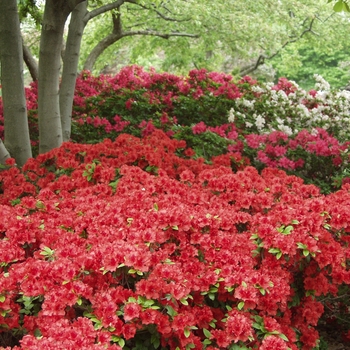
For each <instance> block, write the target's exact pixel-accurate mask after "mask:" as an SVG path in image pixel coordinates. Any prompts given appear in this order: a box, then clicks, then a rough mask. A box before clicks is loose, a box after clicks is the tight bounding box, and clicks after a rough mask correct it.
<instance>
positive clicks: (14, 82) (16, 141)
mask: <svg viewBox="0 0 350 350" xmlns="http://www.w3.org/2000/svg"><path fill="white" fill-rule="evenodd" d="M0 61H1V83H2V98H3V106H4V128H5V145H4V144H2V142H1V144H0V161H3V159H4V158H5V159H6V157H7V156H8V155H7V154H6V151H5V153H4V148H6V149H7V150H8V151H9V152H10V154H11V156H12V157H13V158H15V160H16V163H17V164H18V165H19V166H22V165H23V164H24V163H25V162H26V161H27V159H28V158H30V157H32V150H31V145H30V139H29V128H28V118H27V107H26V99H25V93H24V81H23V51H22V39H21V33H20V25H19V17H18V12H17V0H0Z"/></svg>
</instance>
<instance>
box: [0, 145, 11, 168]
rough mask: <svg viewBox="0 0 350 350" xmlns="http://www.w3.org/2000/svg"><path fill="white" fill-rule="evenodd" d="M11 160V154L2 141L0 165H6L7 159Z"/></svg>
mask: <svg viewBox="0 0 350 350" xmlns="http://www.w3.org/2000/svg"><path fill="white" fill-rule="evenodd" d="M8 158H11V156H10V153H9V152H8V150H7V149H6V147H5V145H4V144H3V142H2V140H1V139H0V164H2V165H4V164H5V161H6V159H8Z"/></svg>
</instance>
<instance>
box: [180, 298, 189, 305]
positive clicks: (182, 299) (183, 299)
mask: <svg viewBox="0 0 350 350" xmlns="http://www.w3.org/2000/svg"><path fill="white" fill-rule="evenodd" d="M180 303H181V304H183V305H188V301H187V300H186V299H185V298H181V299H180Z"/></svg>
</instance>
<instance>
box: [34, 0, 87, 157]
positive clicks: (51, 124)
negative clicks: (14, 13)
mask: <svg viewBox="0 0 350 350" xmlns="http://www.w3.org/2000/svg"><path fill="white" fill-rule="evenodd" d="M82 1H83V0H46V2H45V10H44V17H43V23H42V29H41V38H40V53H39V79H38V118H39V152H40V153H45V152H48V151H50V150H52V149H53V148H56V147H59V146H60V145H61V144H62V127H61V117H60V106H59V78H60V68H61V49H62V42H63V33H64V25H65V23H66V20H67V17H68V15H69V14H70V13H71V12H72V10H73V9H74V8H75V7H76V6H77V5H78V4H79V3H80V2H82Z"/></svg>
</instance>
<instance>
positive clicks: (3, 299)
mask: <svg viewBox="0 0 350 350" xmlns="http://www.w3.org/2000/svg"><path fill="white" fill-rule="evenodd" d="M5 300H6V298H5V296H4V295H0V303H3V302H4V301H5Z"/></svg>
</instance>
